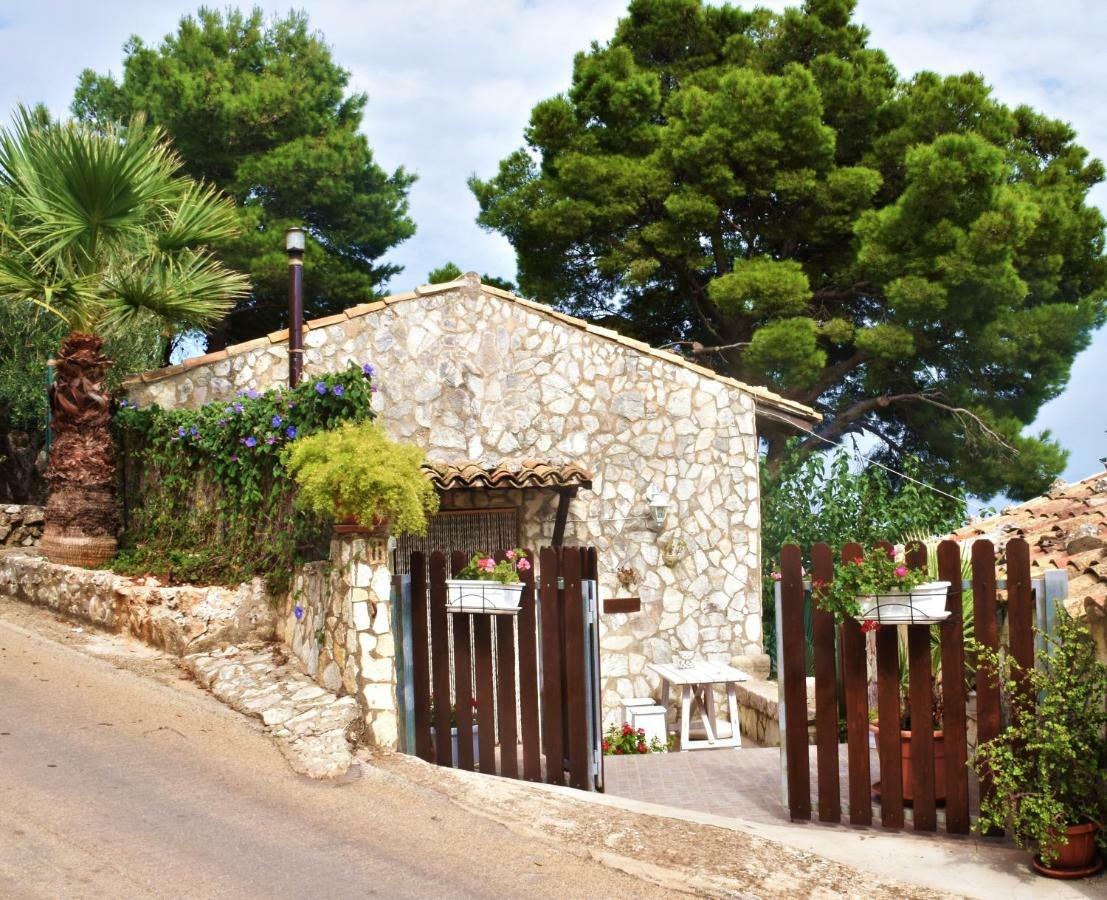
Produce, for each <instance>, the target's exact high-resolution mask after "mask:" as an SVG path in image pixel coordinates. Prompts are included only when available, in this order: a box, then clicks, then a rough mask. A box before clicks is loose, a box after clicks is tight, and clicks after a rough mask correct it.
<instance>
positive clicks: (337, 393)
mask: <svg viewBox="0 0 1107 900" xmlns="http://www.w3.org/2000/svg"><path fill="white" fill-rule="evenodd" d="M331 393H333V394H334V395H335V396H336V397H341V396H342V395H343V394H345V393H346V391H345V389H344V388H343V387H342V385H340V384H336V385H335V386H334V387H333V388H331Z"/></svg>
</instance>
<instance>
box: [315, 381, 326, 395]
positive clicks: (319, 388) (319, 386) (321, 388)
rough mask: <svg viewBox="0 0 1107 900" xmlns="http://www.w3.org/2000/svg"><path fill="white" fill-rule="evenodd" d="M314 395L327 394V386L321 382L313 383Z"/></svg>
mask: <svg viewBox="0 0 1107 900" xmlns="http://www.w3.org/2000/svg"><path fill="white" fill-rule="evenodd" d="M315 393H317V394H319V395H320V396H322V395H323V394H325V393H327V385H326V384H325V383H324V382H322V381H317V382H315Z"/></svg>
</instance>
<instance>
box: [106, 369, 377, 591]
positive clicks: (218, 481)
mask: <svg viewBox="0 0 1107 900" xmlns="http://www.w3.org/2000/svg"><path fill="white" fill-rule="evenodd" d="M372 379H373V368H372V366H370V365H368V364H365V365H363V366H357V365H355V364H353V363H351V364H350V366H349V367H348V368H347V369H346V370H345V371H342V372H337V373H331V374H327V375H323V376H321V377H316V378H309V379H307V380H306V381H304V382H302V383H301V384H299V385H297V386H296V387H295V388H293V389H288V388H271V389H269V390H266V391H264V392H258V391H256V390H253V389H248V390H244V391H241V392H240V393H239V395H238V396H237V397H235V398H234V399H232V400H230V401H218V402H214V403H208V404H206V405H205V406H203V407H201V408H200V409H195V410H189V409H174V410H167V409H161V408H160V407H158V406H156V405H155V406H149V407H141V408H140V407H138V406H135V405H134V404H133V403H131V402H130V401H128V400H126V399H124V400H120V401H119V408H118V410H117V413H116V417H115V423H116V427H117V435H118V438H119V440H120V442H121V444H122V447H123V455H124V457H125V458H126V459H127V460H128V463H127V465H126V466H125V471H124V482H125V484H124V492H125V496H126V506H127V511H128V516H127V520H128V521H127V530H126V532H125V534H124V536H123V542H122V547H123V549H122V550H121V551H120V553H119V555H118V556H116V558H115V559H114V560H113V561H112V562H110V563H109V564H108V565H109V566H110V567H111V568H113V569H114V570H115V571H117V572H120V573H123V574H131V575H134V574H154V575H158V576H161V577H163V578H166V579H168V580H170V581H178V582H190V583H195V584H237V583H239V582H241V581H244V580H248V579H250V578H252V577H254V576H258V575H260V576H263V577H265V578H266V580H267V581H268V582H269V586H270V589H271V590H274V591H279V590H283V589H284V588H286V587H287V583H288V577H289V574H290V571H291V568H292V565H293V564H294V562H295V561H296V560H297V558H315V557H317V556H318V555H320V553H321V552H325V549H326V546H325V545H326V539H327V536H328V532H329V528H330V523H329V522H326V521H324V520H322V519H319V518H316V517H312V516H309V515H305V514H303V513H302V512H297V513H296V514H295V515H294V514H293V511H292V501H293V493H294V482H293V480H292V478H291V477H290V475H289V474H288V472H287V470H286V469H285V464H284V458H285V450H286V448H287V447H288V446H289V445H290V444H291V443H292V442H293V441H295V440H296V439H297V438H299V437H303V436H306V435H310V434H314V433H316V432H320V431H328V430H331V429H334V428H337V427H338V426H340V425H341V424H343V423H346V422H367V421H370V420H372V419H373V417H374V416H373V412H372V409H371V398H372V393H373V391H374V390H375V387H374V386H373V383H372Z"/></svg>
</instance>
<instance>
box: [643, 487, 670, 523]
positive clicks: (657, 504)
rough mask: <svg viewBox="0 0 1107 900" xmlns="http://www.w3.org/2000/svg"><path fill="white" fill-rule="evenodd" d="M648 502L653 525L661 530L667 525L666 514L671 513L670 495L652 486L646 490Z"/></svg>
mask: <svg viewBox="0 0 1107 900" xmlns="http://www.w3.org/2000/svg"><path fill="white" fill-rule="evenodd" d="M646 500H647V502H648V503H649V504H650V515H651V516H652V517H653V523H654V525H656V526H657V527H658V528H660V527H661V526H662V525H664V524H665V513H667V512H668V511H669V495H668V494H666V493H665V492H664V491H659V490H658V489H657V488H656V487H654V486H653V485H652V484H651V485H650V486H649V488H647V490H646Z"/></svg>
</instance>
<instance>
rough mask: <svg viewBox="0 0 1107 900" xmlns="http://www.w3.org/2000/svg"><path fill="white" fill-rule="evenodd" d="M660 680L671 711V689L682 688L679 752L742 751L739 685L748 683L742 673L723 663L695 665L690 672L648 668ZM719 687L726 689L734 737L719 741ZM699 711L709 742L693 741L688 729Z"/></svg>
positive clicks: (663, 700)
mask: <svg viewBox="0 0 1107 900" xmlns="http://www.w3.org/2000/svg"><path fill="white" fill-rule="evenodd" d="M649 668H650V669H652V670H653V671H654V672H656V673H657V674H658V675H660V676H661V705H662V706H664V707H665V709H666V710H668V708H669V685H672V686H673V687H678V688H680V749H681V752H682V753H683V752H684V751H687V750H711V749H717V748H724V747H734V748H740V747H741V746H742V732H741V729H740V728H739V724H738V689H737V687H736V685H737V684H738V682H739V681H747V680H749V675H747V674H746V673H745V672H743V671H742V670H741V669H735V668H733V667H731V666H725V665H723V664H722V663H713V662H703V661H701V662H695V663H693V664H692V666H691V668H688V669H681V668H678V667H677V666H676V665H674V664H672V663H651V664H650V666H649ZM717 684H724V685H726V696H727V704H728V706H729V712H730V728H731V736H730V737H728V738H723V737H717V736H716V735H715V728H716V725H717V720H716V719H715V692H714V690H713V688H714V686H715V685H717ZM697 710H698V712H699V716H700V719H701V720H702V721H703V728H704V732H705V733H706V734H707V739H706V740H702V739H697V740H691V739H690V738H689V737H688V728H689V726H690V725H691V724H692V723H691V718H692V714H693V712H696V711H697Z"/></svg>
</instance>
